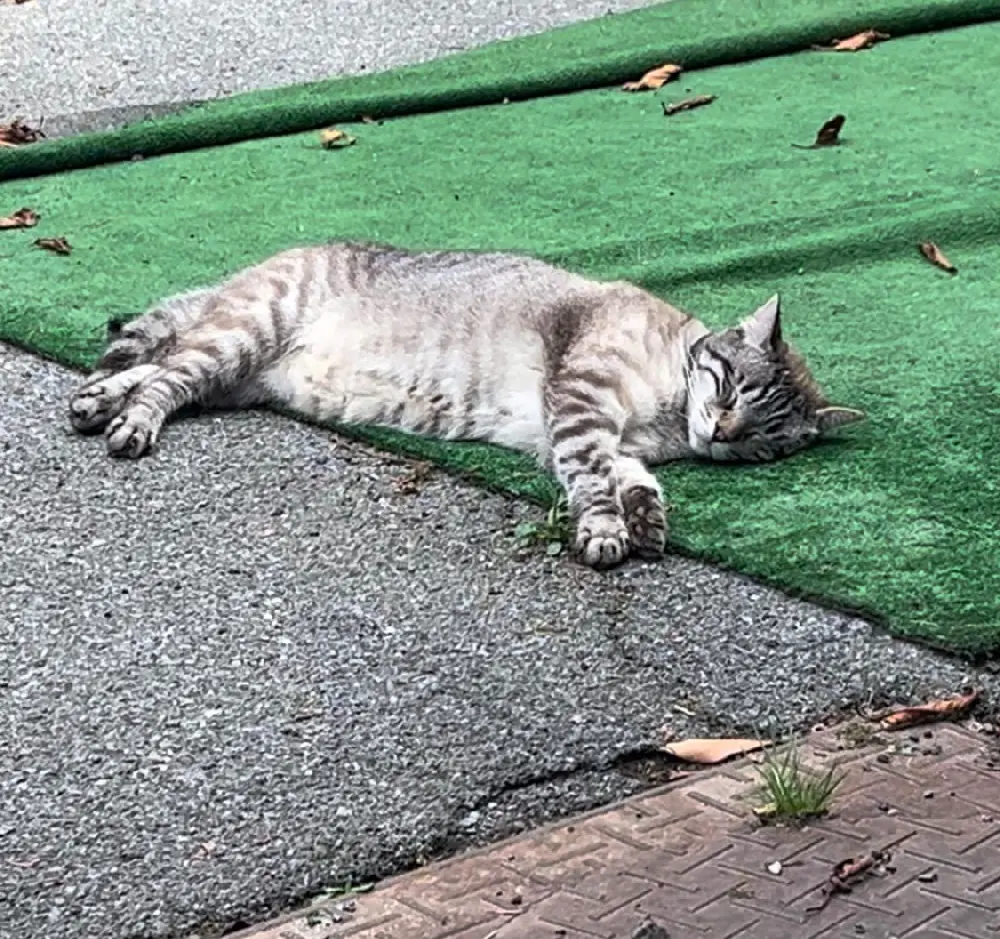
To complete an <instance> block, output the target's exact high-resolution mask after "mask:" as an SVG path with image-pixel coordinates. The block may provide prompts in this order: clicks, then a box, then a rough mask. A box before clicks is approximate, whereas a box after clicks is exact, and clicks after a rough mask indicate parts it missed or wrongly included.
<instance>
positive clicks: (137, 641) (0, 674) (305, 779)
mask: <svg viewBox="0 0 1000 939" xmlns="http://www.w3.org/2000/svg"><path fill="white" fill-rule="evenodd" d="M634 5H637V4H635V3H628V2H623V3H609V2H607V0H604V2H601V3H595V2H590V0H584V2H570V0H562V2H550V3H547V4H545V5H544V7H545V10H544V12H541V11H540V10H539V9H531V10H530V11H529V5H528V4H526V3H514V2H510V3H506V4H502V3H497V2H488V3H479V4H476V5H474V6H473V4H471V3H469V4H462V5H461V6H455V5H454V4H445V3H443V2H431V0H420V2H410V3H407V4H405V5H404V4H402V3H396V4H394V5H392V6H388V5H384V6H381V7H380V6H377V5H369V6H366V7H363V8H362V7H361V6H360V5H352V6H350V7H348V9H349V10H351V11H353V12H351V13H349V14H343V15H342V16H340V17H338V18H336V19H335V18H334V16H333V14H332V13H331V12H330V11H331V10H333V9H334V5H333V4H332V3H331V4H312V5H309V4H306V5H302V4H295V5H294V6H293V5H292V4H291V3H288V2H286V0H281V2H277V0H276V2H271V3H269V4H265V5H252V6H251V5H250V4H236V3H234V2H222V3H215V4H212V5H207V6H206V5H204V4H197V5H196V4H194V3H188V2H178V0H174V2H172V3H170V4H163V5H158V6H157V8H156V11H153V10H152V9H151V8H150V6H149V4H139V3H138V0H135V2H131V0H130V2H125V0H114V2H103V3H100V2H93V0H92V2H91V3H88V4H79V3H76V2H74V3H70V2H68V0H44V2H43V0H32V2H29V3H26V4H24V5H21V6H17V7H7V6H3V5H0V30H4V32H5V36H11V35H12V36H13V39H5V41H4V43H3V44H2V47H3V48H2V50H0V55H5V56H7V57H8V60H9V57H10V56H11V55H14V56H15V57H16V68H15V69H14V70H13V71H14V72H15V74H14V75H13V80H11V69H10V62H9V61H3V60H0V61H3V65H4V66H5V67H4V68H3V69H0V78H2V79H3V80H4V91H5V99H6V102H7V103H8V105H10V106H11V109H12V112H13V113H20V114H22V115H24V116H30V117H34V116H36V112H37V113H45V114H46V115H51V116H59V115H61V116H62V118H63V119H64V120H65V121H66V122H67V125H68V126H78V127H79V126H96V125H97V124H99V123H100V122H101V121H108V122H110V123H115V122H118V121H120V120H121V119H128V117H129V115H134V114H135V113H138V112H141V111H142V110H143V109H144V108H146V107H147V106H152V107H161V106H163V104H164V102H166V103H169V102H172V101H178V100H183V99H187V98H199V97H204V96H206V95H211V94H216V93H219V92H220V91H225V90H235V89H240V88H245V87H248V86H250V85H256V84H275V83H280V82H285V81H298V80H302V79H305V78H313V77H319V76H321V75H324V74H328V73H332V72H336V71H341V70H346V69H357V68H360V65H361V64H362V63H365V64H366V65H367V66H368V67H369V68H372V67H375V66H376V65H377V66H378V67H384V66H388V65H389V64H395V63H397V62H402V61H412V60H415V59H418V58H426V57H429V56H430V55H433V54H437V53H439V52H441V51H443V50H446V49H450V48H458V47H461V46H464V45H469V44H472V43H474V42H478V41H482V40H485V39H490V38H494V37H496V36H500V35H512V34H514V33H517V32H526V31H530V30H533V29H539V28H543V27H544V26H546V25H549V24H551V23H554V22H559V21H564V20H567V19H571V18H579V17H583V16H586V15H593V14H595V13H600V12H602V11H603V10H604V9H605V8H607V7H611V6H613V7H615V8H618V9H624V8H626V7H628V6H634ZM343 6H344V4H337V7H340V8H342V7H343ZM536 6H538V7H542V6H543V5H542V4H537V5H536ZM404 9H408V11H409V12H407V13H406V14H405V15H404V14H403V12H402V11H403V10H404ZM140 12H141V14H142V15H141V16H140V15H139V14H140ZM293 15H294V17H295V22H296V24H297V25H296V29H294V30H287V29H282V28H281V27H280V24H281V23H282V22H289V21H291V20H290V18H291V17H292V16H293ZM401 23H405V24H406V25H405V26H401V25H400V24H401ZM317 37H319V38H317ZM53 60H55V61H57V62H58V65H59V67H58V68H54V67H52V62H53ZM95 108H109V109H111V110H108V111H105V112H104V114H103V115H102V116H101V117H100V118H99V120H98V119H95V116H94V114H93V113H90V114H89V115H88V114H82V113H78V112H83V111H90V112H93V109H95ZM122 108H125V109H126V110H124V111H123V110H120V109H122ZM129 108H132V109H133V110H132V111H129V110H128V109H129ZM136 109H137V110H136ZM75 380H77V379H76V376H75V375H73V374H71V373H69V372H67V371H65V370H63V369H61V368H59V367H57V366H54V365H52V364H50V363H46V362H43V361H40V360H38V359H36V358H33V357H31V356H28V355H26V354H24V353H21V352H17V351H15V350H13V349H10V348H7V347H3V346H0V394H2V396H3V402H4V403H3V406H2V407H0V939H28V937H31V939H34V937H43V936H44V937H45V939H83V937H94V939H98V937H100V939H152V937H165V936H171V937H183V936H189V935H191V934H192V933H193V932H194V931H198V932H201V933H209V932H212V931H213V929H214V928H215V927H233V926H236V925H239V924H241V923H243V924H245V923H250V922H254V921H257V920H260V919H262V918H264V917H265V916H266V915H268V914H269V913H272V912H275V911H277V910H280V909H284V908H287V907H288V906H290V905H292V904H294V903H295V902H297V901H299V900H301V899H303V898H306V897H308V896H310V895H311V894H313V893H315V892H316V891H318V890H320V889H323V888H325V887H329V886H332V885H336V884H342V883H344V882H345V881H347V880H351V881H353V882H358V881H360V880H365V879H368V878H371V877H377V876H380V875H384V874H388V873H390V872H394V871H398V870H401V869H403V868H406V867H408V866H410V865H411V864H413V863H415V862H416V861H418V860H419V859H421V858H424V857H433V856H435V855H437V854H440V853H447V852H450V851H453V850H455V849H456V848H458V847H460V846H462V845H466V844H474V843H480V842H483V841H487V840H490V839H493V838H496V837H498V836H501V835H503V834H506V833H510V832H513V831H516V830H519V829H520V828H523V827H524V826H526V825H530V824H532V823H535V822H538V821H540V820H542V819H546V818H551V817H555V816H558V815H564V814H566V813H569V812H572V811H574V810H577V809H582V808H585V807H590V806H594V805H597V804H601V803H603V802H607V801H609V800H612V799H615V798H618V797H621V796H624V795H627V794H629V793H630V792H632V791H634V790H635V789H636V788H637V787H638V786H640V785H642V784H643V783H642V781H641V780H640V779H639V778H637V777H636V775H635V767H636V765H639V764H637V763H634V762H633V759H632V758H633V757H636V756H637V755H639V756H641V755H643V749H642V748H644V747H648V746H649V745H650V744H652V743H654V742H656V741H657V740H658V739H659V737H660V728H661V727H662V726H663V725H668V726H669V727H670V728H671V730H672V731H673V732H674V733H676V734H689V733H696V734H703V733H713V732H714V733H724V732H728V731H739V732H752V731H755V730H759V729H768V728H774V727H775V726H777V727H790V726H799V727H801V726H807V725H808V724H810V723H812V722H813V721H815V720H817V719H818V718H819V717H821V716H823V715H824V714H826V713H828V712H830V711H834V710H837V709H840V708H843V707H847V706H851V705H856V704H858V703H863V702H865V701H866V700H868V698H869V697H870V696H871V695H873V694H874V695H876V696H877V697H882V698H886V699H894V698H898V699H909V698H914V697H922V696H924V695H926V694H930V693H934V692H937V691H943V690H952V689H954V688H955V687H956V686H958V685H960V684H962V683H964V681H966V680H967V678H968V675H967V672H966V669H964V668H963V667H962V666H961V665H960V664H959V663H956V662H954V661H950V660H947V659H943V658H940V657H937V656H935V655H933V654H931V653H929V652H927V651H925V650H921V649H919V648H916V647H913V646H907V645H903V644H900V643H896V642H893V641H891V640H889V639H887V638H885V637H884V636H882V635H881V634H879V633H878V632H877V631H874V630H873V629H871V628H870V627H869V626H868V625H866V624H865V623H863V622H861V621H858V620H853V619H849V618H847V617H844V616H840V615H837V614H832V613H829V612H824V611H822V610H819V609H818V608H816V607H813V606H809V605H805V604H801V603H797V602H795V601H792V600H789V599H788V598H786V597H784V596H782V595H781V594H779V593H777V592H775V591H771V590H767V589H764V588H762V587H760V586H757V585H754V584H751V583H748V582H746V581H744V580H742V579H740V578H737V577H735V576H732V575H729V574H725V573H722V572H720V571H717V570H714V569H711V568H707V567H705V566H702V565H699V564H695V563H693V562H690V561H685V560H681V559H677V558H671V559H668V560H666V561H665V562H663V563H661V564H658V565H635V566H630V567H628V568H626V569H624V570H621V571H617V572H614V573H610V574H604V575H600V574H594V573H592V572H588V571H582V570H579V569H576V568H573V567H571V566H569V565H567V564H564V563H563V562H561V561H558V560H556V561H553V560H550V559H545V558H543V557H540V556H537V555H532V556H529V557H527V558H524V557H521V556H520V553H519V551H518V549H517V546H516V544H515V543H514V540H513V538H512V531H513V529H514V527H515V525H516V524H517V523H518V522H519V521H521V520H524V519H527V518H533V517H535V515H536V510H534V509H533V508H531V507H529V506H524V505H521V504H518V503H513V502H510V501H507V500H505V499H502V498H500V497H497V496H493V495H488V494H485V493H483V492H480V491H478V490H475V489H472V488H470V487H468V486H465V485H462V484H460V483H457V482H456V481H454V480H452V479H450V478H448V477H445V476H443V475H438V474H434V473H432V474H431V475H430V476H429V477H427V478H426V479H421V478H420V477H419V475H417V476H415V475H414V474H413V472H412V470H411V468H410V467H409V466H408V465H407V464H405V463H401V462H399V461H394V460H392V459H390V458H388V457H385V456H379V455H373V454H371V453H370V452H368V451H366V450H364V449H363V448H360V447H358V446H355V445H352V444H349V443H346V442H344V441H342V440H339V439H337V438H335V437H333V436H332V435H330V434H328V433H324V432H322V431H320V430H317V429H314V428H311V427H307V426H304V425H301V424H297V423H295V422H292V421H288V420H284V419H281V418H278V417H275V416H273V415H268V414H239V415H226V416H205V417H201V418H196V419H191V420H186V421H183V422H179V423H177V424H175V425H173V426H171V427H170V428H169V429H168V432H167V433H166V434H165V436H164V440H163V448H162V452H161V453H159V454H158V455H156V456H154V457H153V458H151V459H148V460H146V461H143V462H141V463H138V464H125V463H118V462H112V461H110V460H108V459H107V458H106V457H105V456H104V453H103V448H102V446H101V443H100V441H99V440H86V439H83V438H79V437H76V436H75V435H73V434H72V433H71V432H70V431H69V430H68V427H67V425H66V422H65V419H64V407H65V400H66V397H67V394H68V392H69V390H70V388H71V386H72V384H73V383H74V381H75ZM985 683H986V684H987V685H988V686H989V687H992V685H991V680H990V679H988V678H987V679H985ZM642 765H645V764H642Z"/></svg>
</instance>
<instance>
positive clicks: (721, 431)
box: [712, 424, 729, 443]
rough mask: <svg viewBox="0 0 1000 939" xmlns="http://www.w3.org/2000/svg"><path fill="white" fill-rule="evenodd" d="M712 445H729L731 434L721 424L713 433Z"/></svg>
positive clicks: (716, 426)
mask: <svg viewBox="0 0 1000 939" xmlns="http://www.w3.org/2000/svg"><path fill="white" fill-rule="evenodd" d="M712 443H729V434H728V433H727V432H726V429H725V428H724V427H723V426H722V425H721V424H716V425H715V430H713V431H712Z"/></svg>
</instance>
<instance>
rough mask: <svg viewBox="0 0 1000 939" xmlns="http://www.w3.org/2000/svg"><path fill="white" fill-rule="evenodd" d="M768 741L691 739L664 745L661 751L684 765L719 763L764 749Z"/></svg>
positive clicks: (737, 738)
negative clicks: (681, 761)
mask: <svg viewBox="0 0 1000 939" xmlns="http://www.w3.org/2000/svg"><path fill="white" fill-rule="evenodd" d="M770 742H771V741H770V740H752V739H746V738H739V737H736V738H730V739H722V740H716V739H712V738H692V739H690V740H679V741H677V743H668V744H666V745H664V747H663V751H664V752H665V753H669V754H670V756H672V757H674V758H675V759H678V760H683V761H684V762H685V763H702V764H711V763H721V762H722V761H723V760H729V759H732V758H733V757H735V756H743V755H744V754H746V753H753V752H754V751H755V750H761V749H763V748H764V747H766V746H767V745H768V744H769V743H770Z"/></svg>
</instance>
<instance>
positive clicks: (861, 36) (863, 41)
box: [822, 29, 889, 52]
mask: <svg viewBox="0 0 1000 939" xmlns="http://www.w3.org/2000/svg"><path fill="white" fill-rule="evenodd" d="M888 38H889V34H888V33H880V32H879V31H878V30H877V29H866V30H865V31H864V32H861V33H855V35H853V36H849V37H848V38H847V39H835V40H834V41H833V45H830V46H824V47H822V48H824V49H827V50H829V51H830V52H860V51H861V50H862V49H870V48H871V47H872V46H874V45H875V43H877V42H885V40H886V39H888Z"/></svg>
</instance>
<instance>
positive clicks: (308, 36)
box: [0, 0, 650, 120]
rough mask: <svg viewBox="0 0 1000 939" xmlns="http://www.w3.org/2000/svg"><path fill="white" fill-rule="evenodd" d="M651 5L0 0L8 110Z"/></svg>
mask: <svg viewBox="0 0 1000 939" xmlns="http://www.w3.org/2000/svg"><path fill="white" fill-rule="evenodd" d="M649 3H650V0H544V2H541V0H315V2H308V3H303V2H302V0H268V2H267V3H250V2H246V0H216V2H213V3H205V2H203V0H169V2H162V0H161V2H158V3H151V2H150V0H87V2H85V3H81V2H80V0H28V2H27V3H24V4H21V5H19V6H13V5H10V4H9V3H7V2H6V0H0V35H2V36H3V37H4V39H3V42H2V43H0V87H2V88H3V99H4V100H3V101H2V102H0V108H3V109H4V110H6V111H7V112H9V113H10V114H11V115H14V114H19V115H21V116H22V117H26V118H28V117H30V118H32V119H35V120H37V119H38V118H39V117H41V116H43V115H44V116H45V117H46V120H48V119H50V118H58V117H59V116H60V115H75V114H78V113H79V112H82V111H104V110H106V109H109V108H110V109H117V108H120V107H124V106H135V105H148V104H154V103H161V102H181V101H196V100H203V99H205V98H214V97H218V96H220V95H225V94H231V93H233V92H236V91H246V90H249V89H251V88H260V87H272V86H277V85H287V84H293V83H295V82H303V81H311V80H314V79H319V78H328V77H330V76H332V75H338V74H344V73H351V74H353V73H357V72H365V71H379V70H382V69H386V68H389V67H390V66H394V65H403V64H408V63H412V62H421V61H425V60H427V59H432V58H436V57H438V56H441V55H444V54H446V53H449V52H457V51H459V50H461V49H468V48H470V47H471V46H475V45H480V44H482V43H485V42H490V41H492V40H495V39H506V38H510V37H513V36H519V35H523V34H525V33H534V32H541V31H542V30H545V29H549V28H551V27H553V26H561V25H563V24H565V23H570V22H574V21H576V20H582V19H589V18H592V17H597V16H601V15H603V14H605V13H608V12H621V11H624V10H629V9H633V8H635V7H640V6H648V5H649ZM2 118H3V114H2V113H0V119H2Z"/></svg>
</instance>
